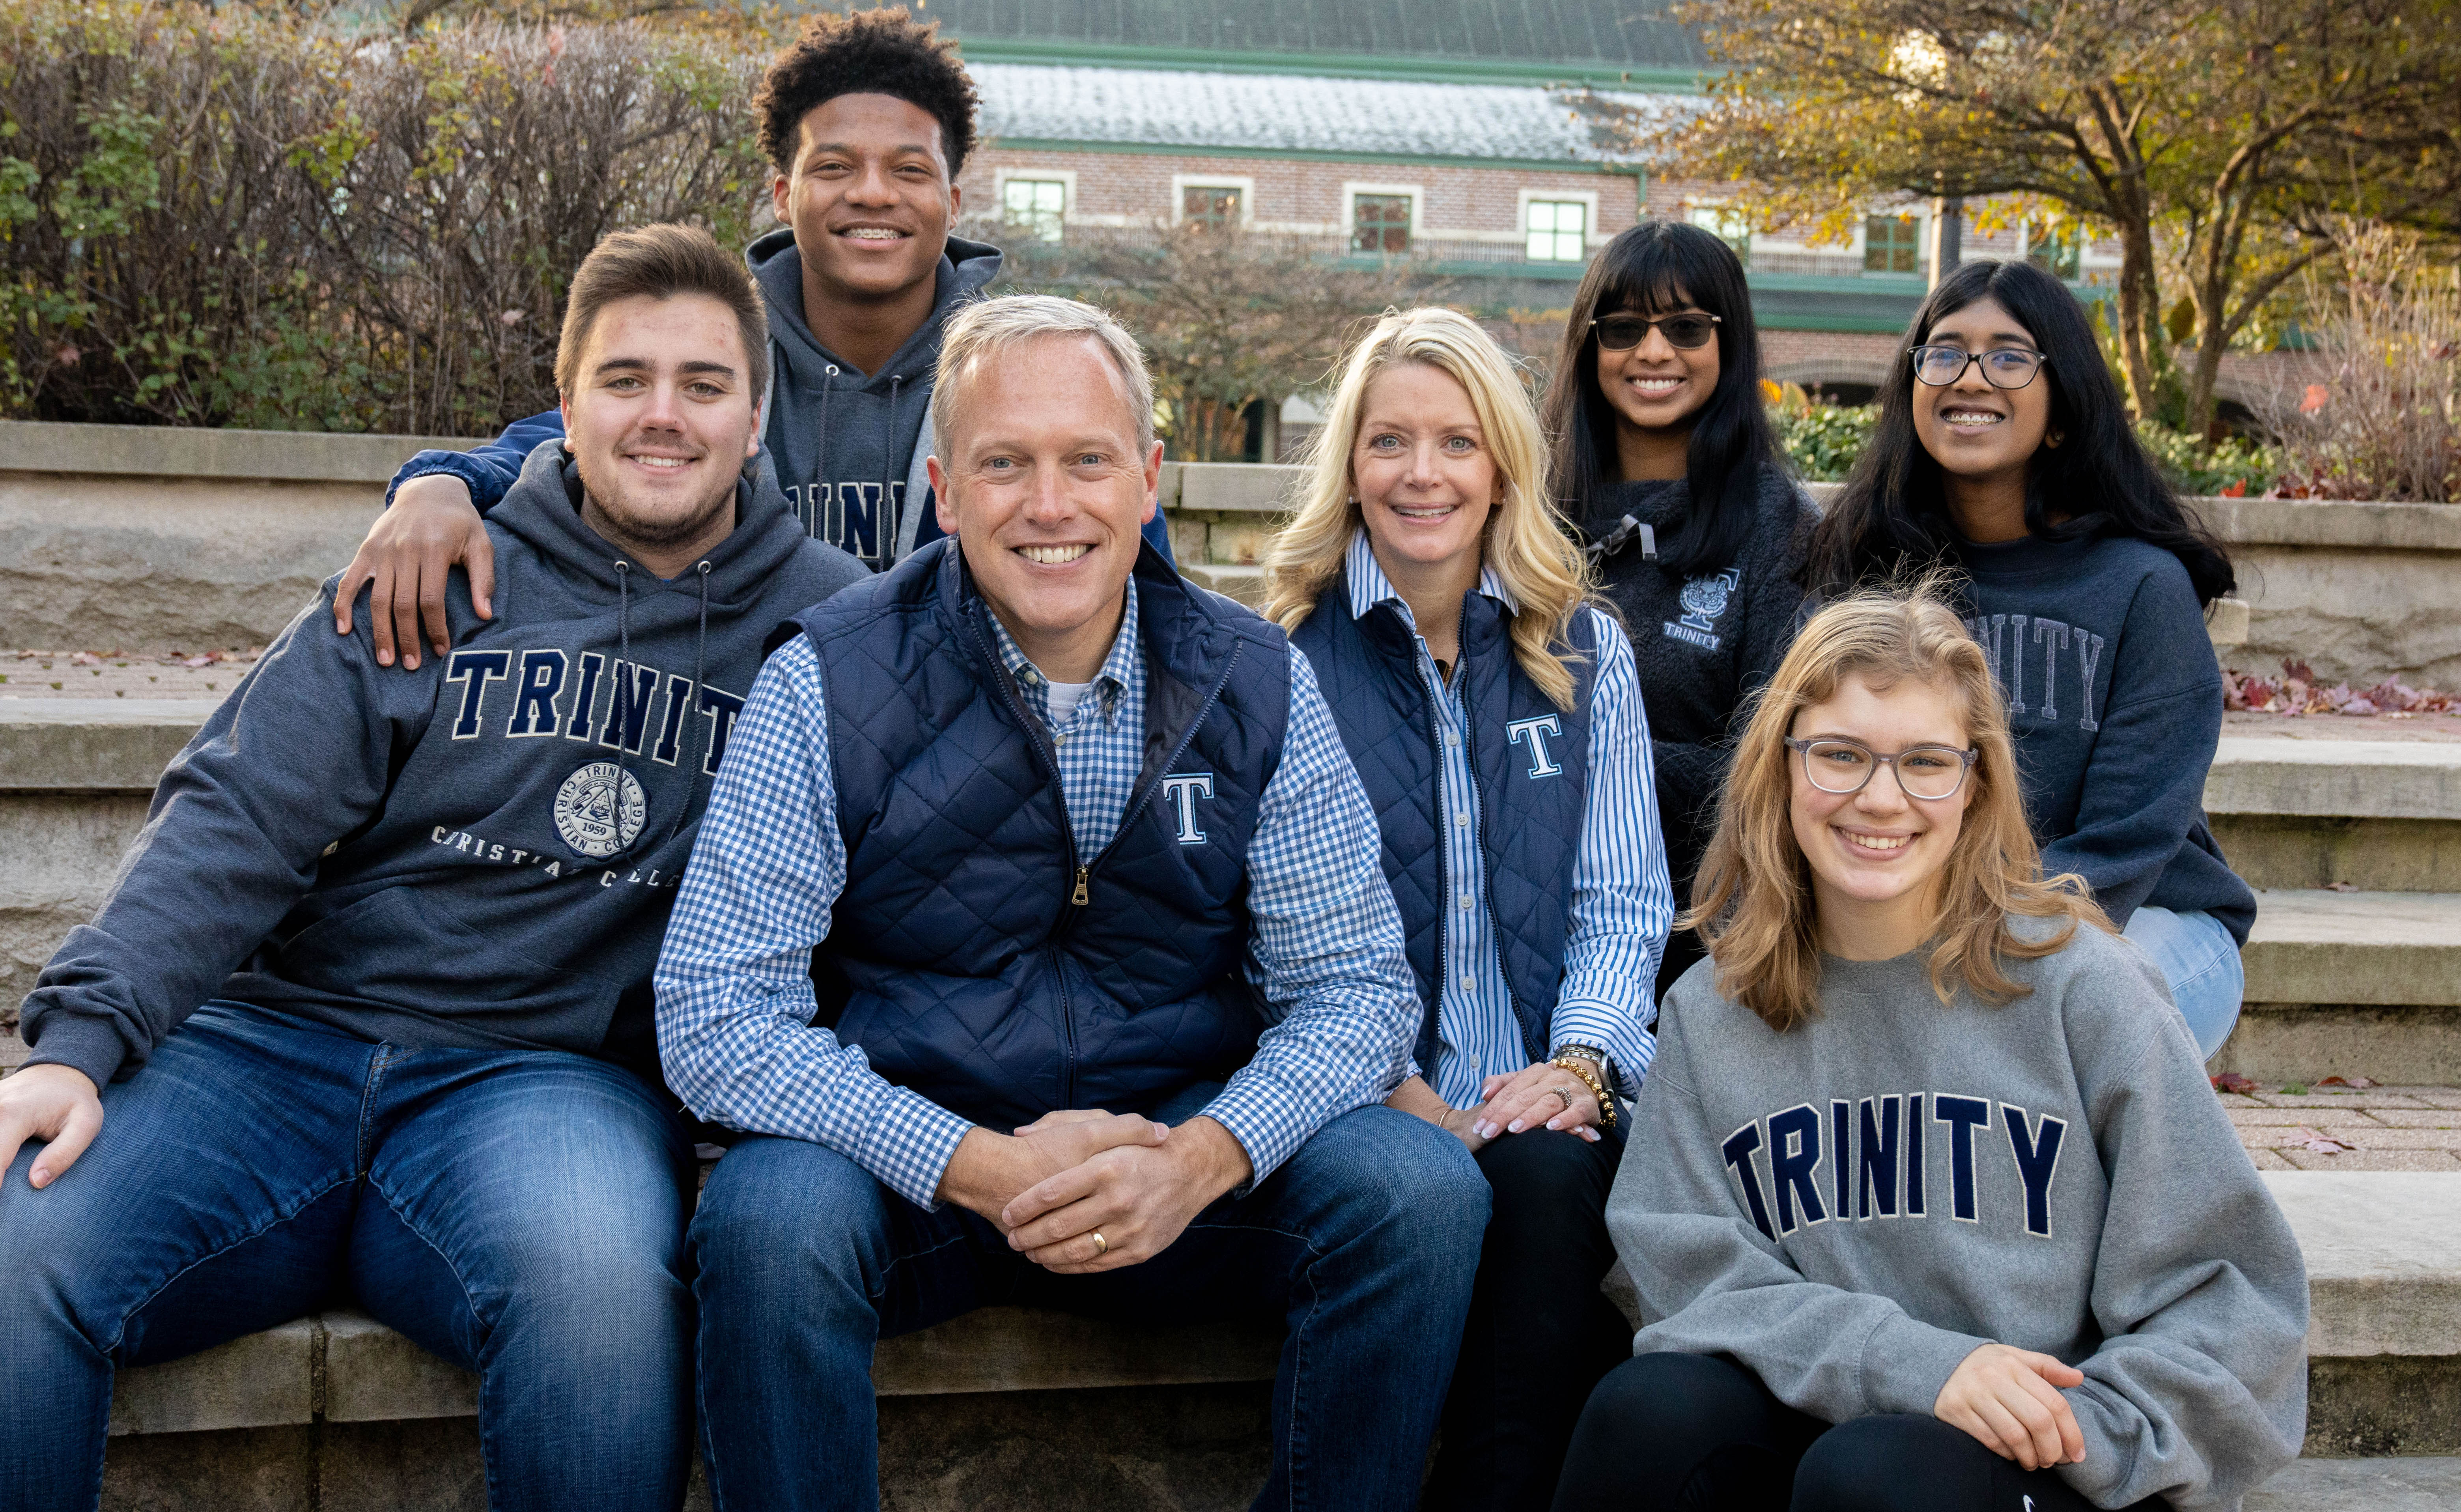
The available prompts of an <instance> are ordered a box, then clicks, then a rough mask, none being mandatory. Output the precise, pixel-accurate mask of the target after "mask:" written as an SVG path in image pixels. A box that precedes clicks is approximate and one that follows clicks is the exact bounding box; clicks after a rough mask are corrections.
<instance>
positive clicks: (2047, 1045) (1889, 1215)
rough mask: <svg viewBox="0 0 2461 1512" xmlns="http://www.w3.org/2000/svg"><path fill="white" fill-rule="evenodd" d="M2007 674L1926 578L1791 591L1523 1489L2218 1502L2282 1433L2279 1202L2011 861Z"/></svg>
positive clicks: (1762, 1510) (2088, 932)
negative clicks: (1544, 1436)
mask: <svg viewBox="0 0 2461 1512" xmlns="http://www.w3.org/2000/svg"><path fill="white" fill-rule="evenodd" d="M2062 297H2065V291H2063V293H2062ZM2002 705H2003V700H2002V698H2001V692H2000V690H1999V687H1998V686H1997V683H1996V680H1995V676H1994V672H1993V670H1992V668H1991V666H1990V664H1989V662H1988V660H1987V659H1986V657H1985V655H1984V652H1983V650H1982V649H1981V648H1980V647H1979V646H1978V645H1977V644H1976V643H1975V642H1974V641H1973V640H1972V639H1971V638H1970V637H1969V636H1968V635H1967V634H1966V633H1965V631H1964V629H1963V628H1962V627H1961V626H1960V625H1959V623H1958V616H1957V613H1956V611H1955V610H1954V609H1952V608H1951V607H1948V606H1947V605H1946V604H1945V603H1943V602H1942V601H1941V600H1940V599H1938V598H1937V597H1935V596H1933V594H1932V593H1930V592H1928V591H1925V590H1921V589H1917V590H1915V591H1914V592H1911V593H1895V594H1893V593H1863V594H1858V595H1855V596H1853V597H1851V598H1849V599H1847V600H1845V601H1843V602H1841V603H1837V604H1833V605H1831V606H1830V607H1827V608H1825V609H1823V610H1822V611H1821V612H1820V613H1818V614H1816V615H1814V616H1813V617H1812V619H1811V621H1810V623H1809V624H1808V625H1806V626H1805V627H1804V629H1803V633H1802V635H1801V636H1800V637H1799V638H1798V639H1797V640H1796V641H1795V643H1794V646H1793V649H1792V650H1789V651H1788V652H1787V657H1786V660H1785V661H1784V663H1783V664H1782V665H1781V666H1780V667H1779V668H1778V671H1777V673H1776V675H1775V677H1774V678H1773V679H1772V680H1771V681H1770V683H1769V684H1768V687H1767V689H1766V691H1765V692H1764V693H1763V694H1762V695H1761V696H1760V699H1759V702H1758V703H1757V705H1756V706H1755V707H1754V709H1753V711H1752V713H1751V716H1750V722H1749V723H1748V725H1747V726H1746V727H1745V729H1744V735H1743V738H1742V739H1741V740H1740V741H1739V742H1738V743H1737V747H1736V751H1735V758H1734V765H1733V772H1732V776H1731V777H1730V779H1729V781H1728V784H1727V788H1726V792H1725V796H1724V799H1723V803H1722V807H1721V810H1720V813H1719V816H1718V827H1717V834H1716V838H1715V839H1714V840H1713V841H1712V842H1711V844H1710V846H1709V853H1708V857H1707V859H1706V860H1705V861H1704V862H1702V865H1701V884H1700V887H1699V889H1698V893H1697V901H1696V902H1695V903H1694V905H1693V908H1692V912H1691V915H1690V918H1691V920H1692V922H1693V923H1695V924H1696V925H1697V926H1700V927H1701V928H1703V929H1704V930H1706V931H1707V933H1708V936H1709V941H1710V944H1709V952H1710V955H1711V957H1712V959H1713V961H1714V964H1715V969H1714V971H1712V970H1696V971H1693V972H1692V973H1690V974H1689V975H1687V976H1685V977H1684V978H1683V980H1682V981H1681V982H1680V983H1678V984H1677V985H1676V987H1675V990H1674V991H1673V992H1671V993H1670V994H1669V995H1668V997H1667V1000H1666V1003H1665V1008H1664V1012H1663V1015H1662V1016H1661V1018H1660V1020H1659V1026H1658V1034H1659V1039H1658V1059H1657V1061H1656V1063H1655V1064H1654V1065H1652V1066H1651V1068H1650V1073H1649V1082H1648V1084H1647V1085H1646V1086H1644V1087H1643V1088H1642V1089H1641V1093H1640V1098H1639V1101H1638V1103H1637V1105H1636V1107H1635V1108H1634V1109H1633V1118H1634V1124H1635V1127H1634V1129H1633V1133H1632V1138H1633V1139H1634V1141H1635V1143H1636V1146H1637V1148H1640V1149H1643V1150H1646V1151H1647V1152H1648V1153H1649V1156H1650V1159H1647V1160H1641V1159H1634V1160H1630V1161H1625V1162H1624V1163H1623V1167H1622V1170H1621V1171H1620V1172H1619V1173H1618V1174H1617V1176H1616V1184H1615V1191H1614V1194H1613V1196H1612V1197H1610V1198H1609V1200H1608V1203H1607V1226H1608V1228H1609V1230H1610V1231H1611V1232H1612V1233H1613V1234H1614V1236H1615V1244H1616V1254H1617V1255H1618V1256H1619V1257H1620V1259H1621V1261H1622V1267H1623V1268H1622V1271H1621V1272H1620V1273H1619V1278H1620V1277H1629V1279H1630V1281H1631V1283H1632V1291H1631V1294H1632V1296H1633V1299H1634V1302H1635V1306H1636V1308H1637V1312H1638V1315H1639V1322H1640V1323H1641V1325H1642V1327H1641V1331H1640V1332H1639V1334H1638V1336H1637V1338H1636V1339H1635V1340H1634V1344H1633V1349H1634V1357H1633V1358H1632V1359H1630V1360H1627V1361H1625V1362H1624V1363H1622V1364H1620V1365H1618V1366H1616V1369H1615V1371H1614V1372H1613V1373H1612V1374H1609V1375H1608V1376H1607V1377H1606V1379H1605V1380H1603V1381H1602V1382H1600V1383H1599V1385H1598V1388H1597V1390H1596V1392H1595V1393H1594V1395H1592V1396H1591V1398H1590V1402H1589V1405H1588V1407H1586V1408H1585V1409H1584V1410H1583V1412H1582V1415H1581V1419H1580V1426H1579V1429H1578V1430H1577V1432H1576V1433H1575V1434H1574V1436H1573V1444H1572V1448H1571V1451H1570V1453H1569V1455H1568V1456H1567V1458H1566V1459H1565V1463H1564V1475H1563V1480H1562V1482H1561V1484H1560V1485H1559V1486H1558V1488H1557V1491H1556V1497H1555V1506H1556V1508H1557V1509H1558V1512H1595V1509H1598V1508H1606V1507H1633V1506H1642V1505H1647V1506H1664V1507H1685V1508H1693V1509H1697V1512H1784V1509H1787V1508H1791V1509H1792V1512H2020V1509H2029V1512H2086V1509H2087V1508H2105V1509H2109V1508H2121V1507H2127V1508H2131V1509H2136V1512H2167V1509H2170V1508H2200V1509H2215V1512H2219V1509H2224V1508H2235V1507H2236V1506H2237V1505H2238V1504H2239V1501H2240V1499H2241V1498H2242V1497H2243V1496H2244V1495H2245V1494H2246V1493H2247V1492H2248V1491H2249V1490H2251V1489H2253V1488H2254V1487H2255V1486H2256V1485H2257V1484H2258V1482H2260V1481H2262V1480H2264V1479H2265V1478H2266V1477H2267V1476H2268V1475H2270V1474H2271V1473H2272V1472H2273V1471H2275V1470H2277V1469H2279V1468H2280V1467H2281V1466H2282V1465H2283V1464H2286V1463H2287V1462H2289V1460H2291V1459H2293V1458H2295V1457H2296V1456H2297V1455H2298V1453H2299V1447H2300V1440H2301V1438H2302V1437H2304V1433H2305V1423H2306V1409H2307V1389H2306V1388H2307V1381H2306V1363H2307V1362H2306V1333H2307V1323H2308V1318H2307V1281H2306V1276H2305V1273H2304V1268H2303V1266H2302V1264H2301V1262H2300V1252H2299V1245H2298V1241H2297V1239H2296V1237H2295V1236H2294V1235H2293V1234H2292V1232H2291V1230H2290V1225H2288V1224H2287V1223H2286V1222H2285V1221H2284V1220H2283V1218H2282V1215H2281V1212H2280V1209H2279V1207H2277V1206H2276V1205H2275V1203H2274V1201H2273V1198H2272V1196H2271V1194H2270V1193H2269V1192H2268V1191H2267V1190H2266V1188H2265V1185H2264V1182H2263V1181H2262V1179H2261V1178H2260V1177H2259V1176H2258V1174H2257V1171H2256V1168H2255V1166H2254V1164H2253V1163H2252V1162H2251V1161H2249V1159H2248V1156H2247V1153H2246V1151H2244V1150H2242V1149H2241V1148H2240V1147H2239V1142H2238V1138H2237V1135H2236V1132H2235V1131H2234V1130H2233V1129H2232V1127H2231V1125H2230V1119H2229V1116H2228V1115H2227V1114H2226V1113H2225V1112H2224V1111H2223V1110H2222V1108H2221V1107H2220V1106H2219V1105H2218V1104H2217V1103H2215V1100H2214V1096H2213V1091H2212V1089H2211V1088H2210V1087H2208V1086H2207V1085H2206V1084H2205V1077H2204V1074H2203V1067H2202V1066H2200V1065H2199V1064H2198V1056H2197V1053H2196V1049H2195V1046H2194V1044H2193V1042H2192V1041H2191V1040H2190V1039H2189V1036H2188V1033H2187V1031H2186V1028H2185V1027H2184V1026H2183V1025H2182V1024H2181V1023H2180V1022H2179V1020H2178V1019H2177V1017H2176V1016H2174V1015H2172V1014H2171V1013H2168V1012H2146V1008H2147V1005H2148V1004H2157V1005H2158V1003H2159V1001H2160V997H2161V992H2162V987H2161V984H2160V982H2159V980H2158V979H2157V978H2156V977H2155V976H2154V973H2153V971H2152V970H2151V967H2150V966H2149V965H2148V964H2147V962H2146V960H2145V957H2144V956H2143V954H2142V953H2140V952H2139V951H2137V950H2135V949H2133V948H2130V947H2129V946H2126V945H2124V944H2122V943H2121V942H2120V941H2119V940H2117V939H2115V938H2113V937H2112V934H2111V933H2110V925H2109V922H2108V920H2107V919H2106V918H2105V917H2104V915H2103V913H2102V910H2101V909H2099V908H2097V907H2095V906H2094V905H2093V903H2092V901H2091V900H2090V899H2088V898H2087V897H2086V896H2085V894H2084V892H2083V889H2082V888H2081V887H2079V886H2078V885H2077V881H2076V879H2075V878H2073V877H2054V878H2050V879H2048V880H2045V879H2044V876H2043V871H2042V868H2041V866H2040V864H2039V862H2038V861H2037V858H2036V852H2035V847H2034V841H2033V837H2032V836H2031V835H2030V834H2029V833H2028V831H2027V826H2026V821H2025V810H2024V805H2023V802H2022V797H2021V795H2020V792H2019V773H2020V772H2021V771H2022V767H2023V763H2024V758H2023V756H2022V755H2021V754H2020V753H2019V752H2018V750H2017V749H2016V748H2015V746H2014V745H2013V744H2012V743H2011V741H2010V739H2009V733H2008V723H2007V719H2006V717H2005V713H2004V712H2003V707H2002ZM2221 1215H2227V1216H2226V1218H2223V1220H2222V1221H2219V1222H2216V1219H2217V1217H2221ZM1637 1486H1645V1487H1647V1494H1646V1495H1642V1494H1637V1492H1636V1487H1637Z"/></svg>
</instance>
